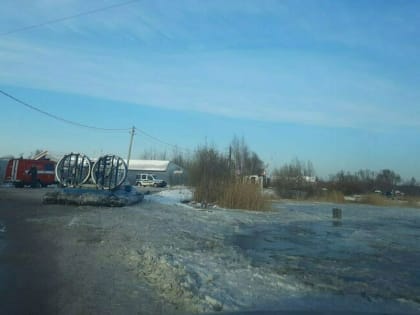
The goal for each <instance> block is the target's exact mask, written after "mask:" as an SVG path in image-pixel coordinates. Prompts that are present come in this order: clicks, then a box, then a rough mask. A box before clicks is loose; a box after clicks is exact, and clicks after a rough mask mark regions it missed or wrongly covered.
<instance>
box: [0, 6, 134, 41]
mask: <svg viewBox="0 0 420 315" xmlns="http://www.w3.org/2000/svg"><path fill="white" fill-rule="evenodd" d="M138 1H139V0H130V1H125V2H121V3H117V4H113V5H109V6H105V7H101V8H97V9H93V10H89V11H84V12H79V13H76V14H73V15H67V16H63V17H61V18H56V19H52V20H48V21H45V22H41V23H38V24H32V25H27V26H24V27H20V28H16V29H12V30H9V31H6V32H4V33H0V36H6V35H10V34H14V33H20V32H24V31H27V30H31V29H34V28H38V27H42V26H46V25H50V24H55V23H60V22H63V21H67V20H71V19H75V18H78V17H81V16H86V15H91V14H95V13H98V12H102V11H106V10H110V9H114V8H118V7H122V6H126V5H129V4H131V3H134V2H138Z"/></svg>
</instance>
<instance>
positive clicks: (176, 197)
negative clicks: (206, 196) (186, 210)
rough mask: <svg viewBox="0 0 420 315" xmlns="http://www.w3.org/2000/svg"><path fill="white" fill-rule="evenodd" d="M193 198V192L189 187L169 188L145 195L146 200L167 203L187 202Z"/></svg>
mask: <svg viewBox="0 0 420 315" xmlns="http://www.w3.org/2000/svg"><path fill="white" fill-rule="evenodd" d="M192 198H193V192H192V191H191V190H190V189H188V188H177V189H168V190H163V191H161V192H158V193H156V194H151V195H147V196H145V199H146V200H149V201H155V202H159V203H162V204H166V205H176V204H179V203H186V202H189V201H191V200H192Z"/></svg>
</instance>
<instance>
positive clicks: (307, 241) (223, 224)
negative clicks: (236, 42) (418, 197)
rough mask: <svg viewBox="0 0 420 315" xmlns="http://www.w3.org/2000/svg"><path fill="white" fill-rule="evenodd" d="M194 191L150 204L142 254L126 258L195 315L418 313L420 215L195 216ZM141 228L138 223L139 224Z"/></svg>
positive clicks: (327, 210)
mask: <svg viewBox="0 0 420 315" xmlns="http://www.w3.org/2000/svg"><path fill="white" fill-rule="evenodd" d="M189 199H191V192H190V191H189V190H187V189H180V190H167V191H162V192H160V193H158V194H153V195H148V196H146V197H145V200H144V201H143V203H142V204H139V205H136V206H131V207H129V208H128V209H127V210H128V211H130V212H131V211H132V212H136V213H139V212H140V213H142V215H143V219H142V220H144V225H143V227H142V229H141V230H140V229H139V230H138V231H136V233H137V236H138V237H139V239H142V240H146V242H145V243H142V245H141V246H139V247H137V248H131V249H128V250H127V253H126V257H127V262H128V264H130V265H132V266H136V267H137V268H138V271H139V273H142V274H143V275H144V276H145V277H147V278H148V279H149V281H150V283H151V284H152V285H154V286H155V287H156V288H157V289H158V291H159V292H161V295H162V296H163V297H164V298H165V299H167V300H169V301H171V302H173V303H175V304H179V305H182V306H183V307H184V308H186V309H190V310H192V311H196V312H209V311H210V312H212V311H220V310H224V311H230V310H232V311H233V310H307V311H311V310H323V311H325V310H327V311H328V310H330V311H351V312H367V311H376V312H380V311H383V312H385V311H386V312H388V313H410V314H416V313H419V312H420V268H418V263H419V262H420V229H419V227H420V212H419V211H418V210H415V209H400V208H399V209H392V208H379V207H369V206H360V205H340V206H339V207H340V208H342V210H343V219H342V220H340V221H333V220H332V219H331V209H332V208H333V207H334V205H332V204H321V203H313V204H297V203H289V204H277V205H275V206H274V209H273V211H270V212H254V211H242V210H227V209H218V208H214V209H201V208H193V207H189V206H188V205H186V204H185V203H182V202H183V201H185V200H189ZM133 225H134V223H133Z"/></svg>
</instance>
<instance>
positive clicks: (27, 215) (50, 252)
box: [0, 188, 183, 314]
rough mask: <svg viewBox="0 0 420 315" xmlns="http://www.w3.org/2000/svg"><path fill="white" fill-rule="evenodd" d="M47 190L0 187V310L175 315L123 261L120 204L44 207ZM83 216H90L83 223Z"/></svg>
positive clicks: (0, 311)
mask: <svg viewBox="0 0 420 315" xmlns="http://www.w3.org/2000/svg"><path fill="white" fill-rule="evenodd" d="M46 191H47V190H45V189H12V188H0V222H1V223H2V224H3V226H4V227H5V228H4V229H3V230H4V231H3V232H2V233H1V235H0V237H1V239H0V240H1V241H2V242H3V244H5V248H4V249H3V251H2V252H1V253H0V278H1V279H0V283H1V284H0V313H1V314H168V313H169V314H174V313H177V312H179V311H181V312H183V310H177V309H176V306H174V305H170V304H168V303H166V302H164V301H163V300H162V299H161V298H160V297H159V296H158V295H156V294H155V293H154V291H153V289H151V287H150V286H149V285H148V284H147V282H146V281H144V279H142V278H141V275H139V274H138V273H137V272H136V270H135V268H133V266H130V265H128V264H127V263H126V261H125V260H124V249H125V245H126V243H127V242H130V241H131V242H133V241H135V242H141V240H132V239H131V237H130V236H127V235H126V234H124V227H123V224H121V222H122V220H125V219H127V218H122V217H124V216H126V214H125V213H124V211H123V210H121V209H120V208H94V207H74V206H62V205H44V204H42V196H43V194H44V193H45V192H46ZM83 215H88V217H90V218H95V219H94V220H93V221H90V222H87V221H83V222H80V219H79V218H80V216H83Z"/></svg>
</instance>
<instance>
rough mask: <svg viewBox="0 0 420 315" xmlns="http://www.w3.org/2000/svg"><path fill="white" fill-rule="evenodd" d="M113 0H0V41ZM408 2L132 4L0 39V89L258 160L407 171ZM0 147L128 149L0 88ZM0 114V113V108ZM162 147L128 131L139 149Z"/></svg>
mask: <svg viewBox="0 0 420 315" xmlns="http://www.w3.org/2000/svg"><path fill="white" fill-rule="evenodd" d="M120 2H123V1H117V0H112V1H111V0H109V1H108V0H103V1H99V0H95V1H82V0H63V1H53V0H39V1H29V0H21V1H12V0H5V1H3V2H2V10H1V12H0V34H1V33H6V32H8V31H11V30H14V29H18V28H21V27H24V26H28V25H32V24H38V23H42V22H44V21H48V20H52V19H56V18H60V17H65V16H69V15H72V14H77V13H79V12H84V11H89V10H92V9H96V8H101V7H104V6H108V5H113V4H117V3H120ZM419 24H420V2H419V1H357V0H354V1H233V0H232V1H189V0H185V1H138V2H133V3H131V4H127V5H125V6H120V7H116V8H114V9H111V10H107V11H102V12H98V13H96V14H92V15H87V16H81V17H79V18H76V19H70V20H66V21H63V22H60V23H55V24H50V25H46V26H43V27H39V28H33V29H31V30H27V31H24V32H17V33H11V34H7V35H0V87H1V89H3V90H4V91H6V92H8V93H10V94H13V95H14V96H16V97H18V98H20V99H22V100H24V101H26V102H28V103H30V104H32V105H35V106H37V107H39V108H41V109H42V110H45V111H48V112H51V113H53V114H55V115H59V116H62V117H63V118H66V119H70V120H75V121H77V122H80V123H84V124H90V125H95V126H99V127H105V128H130V127H131V126H133V125H134V126H136V127H137V128H140V129H142V130H144V131H146V132H147V133H149V134H152V135H153V136H155V137H158V138H160V139H162V140H164V141H165V142H168V143H172V144H174V145H177V146H179V147H181V148H189V149H194V148H196V147H197V145H199V144H203V143H204V142H205V141H207V142H208V143H212V144H214V145H216V146H217V147H218V148H219V149H221V150H225V149H226V148H227V146H228V143H229V142H230V140H231V139H232V137H233V136H234V135H237V136H240V137H241V136H244V137H245V140H246V141H247V143H248V144H249V146H250V147H251V149H253V150H254V151H256V152H257V153H258V154H259V155H260V156H261V157H262V158H263V159H264V161H265V162H267V163H268V164H269V166H270V168H273V167H276V166H280V165H281V164H283V163H285V162H289V161H290V160H291V159H292V158H294V157H298V158H299V159H302V160H311V161H312V162H313V164H314V166H315V169H316V171H317V174H318V175H320V176H328V175H329V174H332V173H335V172H336V171H338V170H340V169H344V170H349V171H356V170H358V169H365V168H369V169H372V170H380V169H383V168H391V169H393V170H395V171H397V172H399V173H400V174H401V175H402V176H403V177H404V178H409V177H411V176H415V177H417V178H418V179H420V167H419V164H418V161H419V160H418V157H419V156H420V137H419V136H420V104H419V99H420V90H419V86H420V75H419V74H420V62H419V60H420V59H419V56H420V25H419ZM0 108H1V109H2V112H3V113H4V114H2V115H1V116H0V120H1V121H0V122H1V124H0V131H1V133H0V143H1V146H0V155H5V154H15V155H18V154H20V153H24V154H29V153H30V152H32V151H34V150H35V149H37V148H45V149H49V150H51V151H56V152H62V153H65V152H68V151H78V152H84V153H86V154H88V155H90V156H97V155H99V154H101V153H114V154H120V155H122V156H124V157H125V156H126V154H127V150H128V142H129V134H128V132H122V133H112V132H98V131H92V130H86V129H81V128H76V127H74V126H71V125H67V124H64V123H62V122H58V121H54V120H52V119H50V118H48V117H46V116H43V115H41V114H39V113H37V112H32V111H30V110H28V109H26V108H24V107H23V106H21V105H19V104H17V103H14V102H13V101H11V100H9V99H7V98H5V97H0ZM6 113H7V114H6ZM151 148H153V149H155V150H158V151H160V150H165V149H166V150H167V151H168V152H171V151H172V148H171V147H168V146H165V145H163V144H161V143H159V142H156V141H155V140H153V139H151V138H148V137H146V136H145V135H143V134H141V133H139V134H138V135H136V137H135V142H134V148H133V157H138V156H139V155H140V154H141V152H142V151H144V150H150V149H151Z"/></svg>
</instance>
